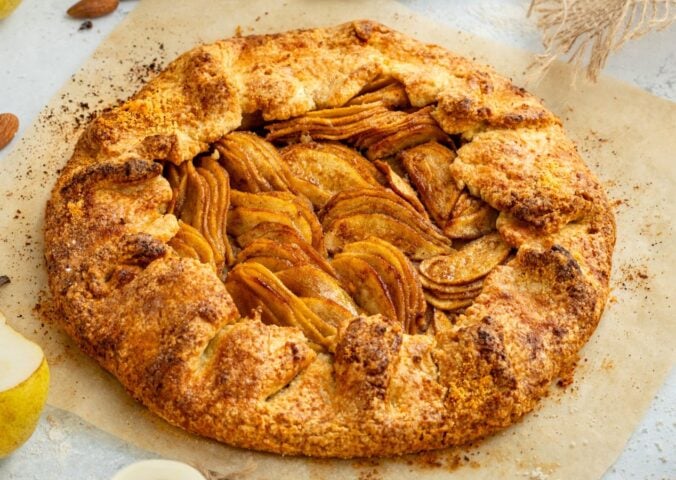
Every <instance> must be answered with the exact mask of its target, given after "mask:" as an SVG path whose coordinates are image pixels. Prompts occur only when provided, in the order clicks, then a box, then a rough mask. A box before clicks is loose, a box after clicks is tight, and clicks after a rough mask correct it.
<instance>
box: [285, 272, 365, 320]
mask: <svg viewBox="0 0 676 480" xmlns="http://www.w3.org/2000/svg"><path fill="white" fill-rule="evenodd" d="M276 275H277V278H279V279H280V280H281V281H282V283H283V284H284V285H285V286H286V288H288V289H289V290H291V291H292V292H293V293H294V295H297V296H299V297H311V298H322V299H326V300H330V301H331V302H333V303H335V304H336V305H338V306H340V307H341V308H343V309H344V310H347V311H348V312H349V313H350V314H351V315H352V316H357V315H358V314H359V312H358V310H357V305H356V304H355V303H354V301H353V300H352V298H351V297H350V295H348V293H347V292H346V291H345V290H344V289H343V287H342V286H341V285H340V283H338V281H337V280H336V278H334V277H333V276H331V275H329V274H327V273H326V272H325V271H323V270H320V269H318V268H316V267H315V266H312V265H303V266H300V267H293V268H289V269H287V270H283V271H281V272H277V274H276Z"/></svg>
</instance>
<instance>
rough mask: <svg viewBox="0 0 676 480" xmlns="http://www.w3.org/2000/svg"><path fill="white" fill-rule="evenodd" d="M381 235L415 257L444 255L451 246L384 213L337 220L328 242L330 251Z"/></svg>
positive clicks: (327, 234) (327, 238)
mask: <svg viewBox="0 0 676 480" xmlns="http://www.w3.org/2000/svg"><path fill="white" fill-rule="evenodd" d="M372 235H373V236H377V237H379V238H382V239H383V240H386V241H387V242H389V243H391V244H393V245H394V246H396V247H397V248H399V249H400V250H402V251H403V252H404V253H406V254H407V255H409V256H410V257H411V258H413V259H415V260H422V259H425V258H429V257H433V256H435V255H442V254H444V253H448V252H450V251H451V248H450V246H448V245H444V244H440V243H438V242H434V241H431V240H429V239H427V238H425V237H424V236H423V235H421V233H420V232H419V231H418V230H416V229H414V228H412V227H410V226H408V225H406V224H405V223H401V222H400V221H399V220H397V219H395V218H393V217H391V216H389V215H383V214H381V213H373V214H356V215H350V216H347V217H343V218H340V219H338V220H336V221H334V222H333V223H332V224H331V226H330V228H329V229H328V230H327V231H326V234H325V238H324V240H325V242H326V247H327V249H328V250H329V251H330V252H336V251H339V250H341V249H342V248H343V246H344V245H346V244H348V243H352V242H355V241H358V240H363V239H365V238H368V237H370V236H372Z"/></svg>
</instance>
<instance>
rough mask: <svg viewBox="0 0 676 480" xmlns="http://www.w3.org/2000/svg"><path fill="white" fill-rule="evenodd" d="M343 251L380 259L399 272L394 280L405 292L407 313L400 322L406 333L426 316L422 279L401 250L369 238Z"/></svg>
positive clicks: (374, 238)
mask: <svg viewBox="0 0 676 480" xmlns="http://www.w3.org/2000/svg"><path fill="white" fill-rule="evenodd" d="M343 251H344V252H345V253H352V254H360V253H362V254H369V255H371V256H375V257H378V258H380V259H381V260H383V261H385V262H387V263H388V264H390V265H392V266H393V267H394V268H395V269H396V270H397V272H398V278H396V279H393V280H394V281H397V282H399V285H400V286H401V287H402V288H403V290H404V295H405V298H404V303H405V312H404V315H403V316H402V317H401V318H400V320H401V323H402V326H403V327H404V330H405V331H409V330H410V329H411V328H412V327H413V325H414V323H416V322H417V321H418V320H419V318H420V317H422V316H424V315H425V311H426V310H427V303H426V301H425V297H424V295H423V290H422V285H421V283H420V278H419V276H418V274H417V272H416V270H415V268H414V267H413V264H411V262H410V260H409V259H408V258H406V256H405V255H404V254H403V253H402V252H401V250H399V249H398V248H396V247H395V246H394V245H392V244H391V243H389V242H386V241H385V240H382V239H379V238H376V237H369V238H367V239H366V240H364V241H361V242H355V243H350V244H348V245H346V246H345V248H344V250H343ZM363 258H364V259H367V261H368V258H369V257H367V256H365V257H363ZM377 265H378V264H377V263H375V262H372V263H371V266H373V267H374V268H376V267H377ZM376 269H377V268H376ZM379 273H380V271H379ZM381 277H383V278H385V277H384V275H383V274H381ZM389 285H390V284H388V287H389Z"/></svg>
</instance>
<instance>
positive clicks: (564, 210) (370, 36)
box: [45, 21, 615, 457]
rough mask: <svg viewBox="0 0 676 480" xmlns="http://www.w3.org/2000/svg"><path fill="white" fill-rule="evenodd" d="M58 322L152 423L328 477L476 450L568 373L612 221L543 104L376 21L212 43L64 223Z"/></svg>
mask: <svg viewBox="0 0 676 480" xmlns="http://www.w3.org/2000/svg"><path fill="white" fill-rule="evenodd" d="M45 236H46V259H47V266H48V271H49V284H50V289H51V292H52V295H53V298H54V301H55V303H56V305H57V307H58V309H59V311H60V314H61V321H62V326H63V328H64V329H65V330H66V331H67V332H68V334H69V335H70V336H72V338H73V339H74V340H75V342H77V344H78V345H79V346H80V348H81V349H82V350H83V351H84V352H86V353H87V354H88V355H90V356H91V357H92V358H94V359H95V360H96V361H97V362H98V363H99V364H101V366H103V368H105V369H106V370H107V371H109V372H111V373H112V374H113V375H114V376H115V377H117V378H118V379H119V381H120V382H121V383H122V384H123V385H124V387H125V388H126V389H127V390H128V391H129V392H130V393H131V395H133V396H134V397H135V398H136V399H138V401H140V402H141V403H142V404H143V405H145V406H147V407H148V408H149V409H150V410H152V411H153V412H155V413H156V414H158V415H160V416H161V417H163V418H164V419H166V420H167V421H169V422H170V423H172V424H174V425H178V426H180V427H182V428H184V429H186V430H189V431H191V432H195V433H197V434H200V435H204V436H207V437H212V438H215V439H217V440H220V441H222V442H225V443H228V444H230V445H235V446H239V447H245V448H251V449H256V450H265V451H270V452H278V453H283V454H302V455H311V456H323V457H355V456H360V457H361V456H374V455H395V454H404V453H410V452H418V451H422V450H429V449H436V448H441V447H444V446H448V445H456V444H461V443H465V442H468V441H471V440H474V439H477V438H479V437H482V436H485V435H488V434H491V433H493V432H495V431H497V430H499V429H502V428H504V427H507V426H508V425H510V424H512V423H514V422H516V421H517V420H518V419H519V418H520V417H521V416H522V415H524V414H525V413H526V412H528V411H530V410H532V409H533V408H534V406H535V405H536V403H537V401H538V399H539V398H541V397H542V396H543V395H544V394H545V393H546V391H547V389H548V386H549V385H550V383H551V382H552V381H553V380H555V379H557V378H559V377H561V376H565V375H567V374H569V372H570V369H571V368H572V366H573V364H574V362H575V360H576V358H577V354H578V351H579V349H580V348H581V347H582V346H583V344H584V343H585V342H586V340H587V339H588V338H589V336H590V335H591V333H592V332H593V331H594V328H595V327H596V325H597V322H598V321H599V318H600V316H601V313H602V310H603V307H604V305H605V302H606V299H607V296H608V280H609V274H610V268H611V255H612V250H613V246H614V242H615V225H614V218H613V214H612V212H611V208H610V207H609V202H608V200H607V198H606V195H605V193H604V191H603V189H602V187H601V185H600V184H599V181H598V180H597V179H596V178H595V177H594V175H593V174H592V173H591V172H590V170H589V169H588V168H587V166H585V164H584V162H583V161H582V159H581V158H580V155H579V154H578V152H577V150H576V148H575V145H574V144H573V143H572V142H571V141H570V140H569V139H568V138H567V137H566V134H565V132H564V130H563V128H562V126H561V121H560V120H559V119H558V118H557V117H556V116H555V115H553V114H552V113H551V112H549V111H548V110H547V109H546V108H545V107H544V106H543V104H542V102H541V101H540V100H539V99H538V98H536V97H534V96H533V95H530V94H529V93H527V92H526V91H524V90H523V89H521V88H518V87H515V86H514V85H512V84H511V83H510V81H509V80H507V79H505V78H504V77H501V76H499V75H497V74H496V73H494V72H493V71H492V70H491V69H490V68H488V67H485V66H481V65H477V64H475V63H473V62H471V61H469V60H466V59H465V58H463V57H460V56H457V55H455V54H452V53H449V52H448V51H446V50H445V49H443V48H441V47H438V46H435V45H425V44H422V43H419V42H418V41H416V40H413V39H411V38H409V37H407V36H405V35H403V34H400V33H398V32H396V31H393V30H391V29H389V28H387V27H385V26H383V25H380V24H377V23H374V22H372V21H355V22H352V23H348V24H343V25H339V26H337V27H333V28H318V29H312V30H296V31H291V32H287V33H280V34H275V35H260V36H248V37H237V38H231V39H228V40H223V41H219V42H216V43H213V44H210V45H203V46H199V47H197V48H195V49H193V50H191V51H189V52H187V53H185V54H184V55H182V56H180V57H179V58H178V59H177V60H175V61H174V62H173V63H171V64H170V65H169V67H168V68H167V69H166V70H164V71H163V72H162V73H160V74H159V75H158V76H157V77H156V78H154V79H153V80H151V81H150V82H149V83H148V84H147V85H146V86H145V87H144V88H142V89H141V90H140V91H139V92H138V93H137V94H136V95H134V96H133V97H131V98H130V99H129V100H127V101H126V102H124V103H122V104H121V105H119V106H117V107H114V108H112V109H110V110H108V111H106V112H104V113H103V114H101V115H100V116H98V117H97V118H96V119H95V120H93V121H92V122H91V124H90V125H89V126H88V127H87V129H86V131H85V132H84V133H83V135H82V136H81V138H80V140H79V141H78V143H77V146H76V147H75V151H74V153H73V156H72V158H71V159H70V160H69V161H68V163H67V165H66V167H65V168H64V169H63V171H62V173H61V175H60V177H59V179H58V182H57V184H56V186H55V188H54V190H53V193H52V197H51V200H50V201H49V204H48V206H47V213H46V228H45Z"/></svg>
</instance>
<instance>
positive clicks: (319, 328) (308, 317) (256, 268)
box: [225, 262, 336, 351]
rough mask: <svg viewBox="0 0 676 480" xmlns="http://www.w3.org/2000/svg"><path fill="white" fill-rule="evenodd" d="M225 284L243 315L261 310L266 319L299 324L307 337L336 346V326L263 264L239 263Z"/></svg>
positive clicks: (271, 322) (331, 347) (293, 324)
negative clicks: (316, 312) (312, 308)
mask: <svg viewBox="0 0 676 480" xmlns="http://www.w3.org/2000/svg"><path fill="white" fill-rule="evenodd" d="M225 287H226V288H227V290H228V292H229V293H230V295H231V296H232V299H233V301H234V302H235V305H236V306H237V309H238V310H239V312H240V314H241V315H242V316H248V315H250V314H252V313H253V312H254V311H256V310H259V311H260V312H261V320H262V321H263V322H265V323H270V324H274V325H279V326H290V327H298V328H300V329H301V330H302V331H303V333H304V334H305V336H306V337H307V338H308V340H310V341H312V342H314V343H316V344H318V345H321V346H322V347H324V348H326V349H327V350H329V351H332V350H333V348H334V347H335V335H336V328H335V327H334V326H332V325H331V324H329V323H328V322H326V321H325V320H323V319H322V318H320V317H319V316H318V315H317V314H315V313H314V312H313V311H312V310H310V309H309V308H308V307H307V305H306V304H305V303H304V302H303V301H301V300H300V299H299V298H298V297H297V296H296V295H294V294H293V293H292V292H291V291H290V290H289V289H288V288H286V287H285V286H284V284H283V283H282V282H281V280H279V279H278V278H277V277H276V276H275V274H274V273H272V272H271V271H270V270H268V269H267V268H265V267H264V266H263V265H260V264H258V263H253V262H252V263H248V262H247V263H241V264H239V265H237V266H236V267H235V268H234V269H232V271H230V273H229V274H228V277H227V278H226V281H225Z"/></svg>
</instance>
